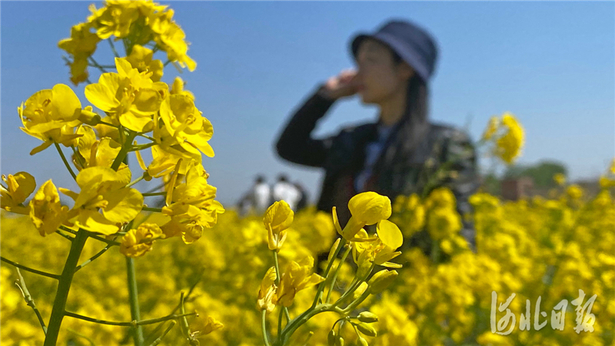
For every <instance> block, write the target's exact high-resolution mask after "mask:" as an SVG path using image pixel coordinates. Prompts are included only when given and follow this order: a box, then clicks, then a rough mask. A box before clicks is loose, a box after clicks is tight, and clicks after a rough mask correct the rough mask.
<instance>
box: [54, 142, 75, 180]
mask: <svg viewBox="0 0 615 346" xmlns="http://www.w3.org/2000/svg"><path fill="white" fill-rule="evenodd" d="M53 145H55V147H56V149H57V150H58V154H60V157H61V158H62V162H64V166H66V169H68V173H70V175H71V176H72V177H73V179H75V180H77V175H75V172H73V169H72V168H71V167H70V165H69V164H68V161H67V160H66V156H64V152H62V148H60V145H59V144H58V143H56V142H53Z"/></svg>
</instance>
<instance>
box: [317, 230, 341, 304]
mask: <svg viewBox="0 0 615 346" xmlns="http://www.w3.org/2000/svg"><path fill="white" fill-rule="evenodd" d="M344 245H346V239H345V238H342V240H340V243H339V244H338V245H337V249H335V253H334V254H333V256H331V260H330V261H328V263H327V269H325V272H324V273H323V274H324V275H323V277H324V278H326V277H327V276H329V271H330V270H331V267H332V266H333V262H334V261H335V258H336V257H337V255H339V253H340V251H341V250H342V248H343V247H344ZM326 283H327V281H326V280H325V281H323V282H321V283H320V285H318V290H317V291H316V296H315V297H314V302H312V308H313V307H315V306H316V305H318V301H319V300H320V299H321V298H322V292H323V290H324V289H325V284H326ZM308 311H309V310H308Z"/></svg>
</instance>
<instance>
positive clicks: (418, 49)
mask: <svg viewBox="0 0 615 346" xmlns="http://www.w3.org/2000/svg"><path fill="white" fill-rule="evenodd" d="M366 38H372V39H375V40H378V41H381V42H383V43H385V44H386V45H388V46H389V47H391V49H393V50H394V51H395V52H396V53H397V54H398V55H399V56H400V57H401V58H402V60H403V61H405V62H406V63H407V64H408V65H410V66H411V67H412V68H413V69H414V70H415V71H416V73H417V74H418V75H419V76H420V77H421V78H422V79H423V81H424V82H426V83H427V82H428V81H429V79H430V77H431V76H432V75H433V73H434V69H435V65H436V60H437V57H438V48H437V46H436V42H435V40H434V39H433V37H432V36H431V35H430V34H429V33H428V32H427V31H426V30H425V29H422V28H420V27H419V26H417V25H416V24H413V23H410V22H409V21H406V20H391V21H389V22H387V23H386V24H384V25H383V26H381V27H380V29H378V31H376V32H375V33H372V34H370V33H360V34H358V35H356V36H354V38H353V39H352V40H351V44H350V48H351V50H352V55H353V56H354V58H355V59H356V57H357V52H358V50H359V46H360V45H361V42H363V40H365V39H366Z"/></svg>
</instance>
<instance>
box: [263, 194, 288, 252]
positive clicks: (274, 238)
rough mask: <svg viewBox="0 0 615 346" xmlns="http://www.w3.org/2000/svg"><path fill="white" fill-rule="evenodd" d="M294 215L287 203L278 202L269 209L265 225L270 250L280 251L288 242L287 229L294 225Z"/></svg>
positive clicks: (264, 218) (264, 221)
mask: <svg viewBox="0 0 615 346" xmlns="http://www.w3.org/2000/svg"><path fill="white" fill-rule="evenodd" d="M294 215H295V213H294V212H293V210H292V209H291V208H290V206H289V205H288V203H286V201H277V202H275V203H273V204H272V205H271V206H269V208H267V211H266V212H265V216H264V217H263V224H264V225H265V229H267V236H268V237H267V244H268V246H269V250H275V251H278V252H279V251H280V248H282V245H283V244H284V241H285V240H286V236H287V231H286V229H287V228H288V227H290V225H291V224H292V223H293V218H294Z"/></svg>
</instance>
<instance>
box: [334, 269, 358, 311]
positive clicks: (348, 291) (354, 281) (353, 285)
mask: <svg viewBox="0 0 615 346" xmlns="http://www.w3.org/2000/svg"><path fill="white" fill-rule="evenodd" d="M360 283H361V280H359V279H357V277H356V276H355V277H354V279H352V282H351V283H350V285H349V286H348V288H347V289H346V291H344V293H343V294H342V295H341V297H339V299H338V300H337V301H336V302H335V303H333V305H335V306H338V305H339V304H340V303H341V302H343V301H344V299H346V297H347V296H348V295H349V294H351V293H352V292H353V291H354V290H356V289H357V287H359V284H360Z"/></svg>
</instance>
